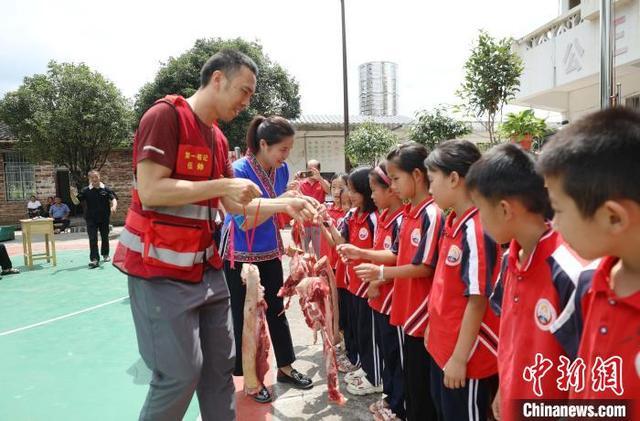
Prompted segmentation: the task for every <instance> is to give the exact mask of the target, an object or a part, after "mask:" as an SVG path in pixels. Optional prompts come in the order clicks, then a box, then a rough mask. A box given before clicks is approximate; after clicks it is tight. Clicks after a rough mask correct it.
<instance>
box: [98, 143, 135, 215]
mask: <svg viewBox="0 0 640 421" xmlns="http://www.w3.org/2000/svg"><path fill="white" fill-rule="evenodd" d="M132 158H133V157H132V154H131V151H130V150H118V151H112V152H111V154H109V159H108V160H107V162H106V163H105V164H104V166H103V167H102V170H100V178H101V179H102V182H103V183H104V184H106V185H107V186H109V187H110V188H111V189H112V190H113V191H115V192H116V194H117V195H118V210H117V212H116V213H115V214H114V215H111V222H112V223H113V224H115V225H124V220H125V218H126V216H127V210H128V209H129V205H130V204H131V188H132V187H133V171H132V167H131V160H132Z"/></svg>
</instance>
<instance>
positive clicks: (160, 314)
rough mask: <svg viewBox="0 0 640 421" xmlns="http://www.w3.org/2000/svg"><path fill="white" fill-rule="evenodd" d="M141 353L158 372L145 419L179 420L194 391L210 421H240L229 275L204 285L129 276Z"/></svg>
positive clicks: (209, 276) (212, 274)
mask: <svg viewBox="0 0 640 421" xmlns="http://www.w3.org/2000/svg"><path fill="white" fill-rule="evenodd" d="M129 296H130V298H131V312H132V314H133V322H134V324H135V327H136V335H137V337H138V349H139V351H140V355H141V356H142V359H143V360H144V362H145V363H146V365H147V367H149V369H150V370H151V371H152V372H153V375H152V378H151V382H150V384H149V392H148V393H147V399H146V401H145V403H144V406H143V407H142V410H141V411H140V418H139V419H140V420H145V421H146V420H149V421H165V420H166V421H179V420H182V418H183V417H184V414H185V412H186V411H187V408H188V407H189V403H190V402H191V398H192V397H193V392H194V391H195V392H197V394H198V403H199V405H200V414H201V416H202V419H203V420H204V421H210V420H216V421H217V420H220V421H227V420H235V417H236V413H235V408H236V403H235V387H234V385H233V378H232V372H233V367H234V364H235V343H234V338H233V322H232V318H231V307H230V304H229V290H228V288H227V284H226V281H225V279H224V274H223V272H222V271H219V270H212V269H209V270H207V271H206V272H205V274H204V277H203V280H202V282H200V283H198V284H188V283H183V282H175V281H171V280H168V279H154V280H152V281H146V280H143V279H139V278H136V277H133V276H129Z"/></svg>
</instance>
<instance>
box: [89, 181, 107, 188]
mask: <svg viewBox="0 0 640 421" xmlns="http://www.w3.org/2000/svg"><path fill="white" fill-rule="evenodd" d="M92 188H93V184H89V190H91V189H92ZM99 188H101V189H104V184H103V183H102V182H100V187H99Z"/></svg>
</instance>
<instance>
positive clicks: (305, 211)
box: [286, 197, 317, 222]
mask: <svg viewBox="0 0 640 421" xmlns="http://www.w3.org/2000/svg"><path fill="white" fill-rule="evenodd" d="M286 209H287V213H288V214H289V216H291V217H292V218H293V219H295V220H298V221H300V222H304V221H312V220H313V219H314V218H316V216H317V212H316V209H315V207H314V206H313V205H312V204H311V203H310V202H309V201H308V200H306V198H302V197H292V198H289V203H288V204H287V208H286Z"/></svg>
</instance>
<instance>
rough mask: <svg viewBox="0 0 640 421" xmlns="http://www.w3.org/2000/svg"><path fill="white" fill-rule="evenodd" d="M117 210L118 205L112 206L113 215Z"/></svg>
mask: <svg viewBox="0 0 640 421" xmlns="http://www.w3.org/2000/svg"><path fill="white" fill-rule="evenodd" d="M116 209H118V207H117V206H116V205H113V206H111V213H116Z"/></svg>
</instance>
